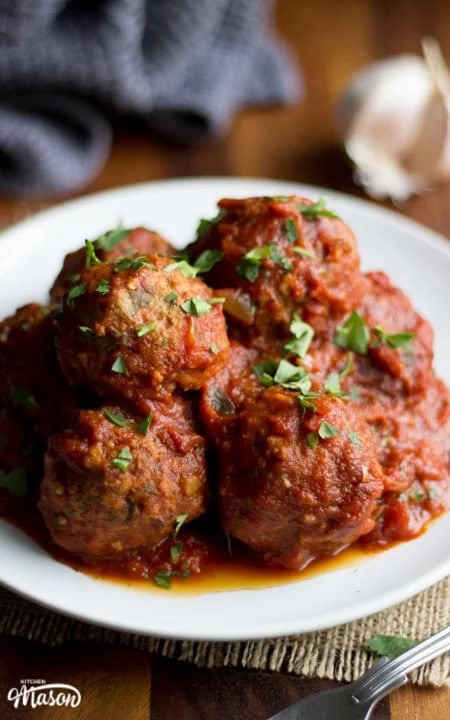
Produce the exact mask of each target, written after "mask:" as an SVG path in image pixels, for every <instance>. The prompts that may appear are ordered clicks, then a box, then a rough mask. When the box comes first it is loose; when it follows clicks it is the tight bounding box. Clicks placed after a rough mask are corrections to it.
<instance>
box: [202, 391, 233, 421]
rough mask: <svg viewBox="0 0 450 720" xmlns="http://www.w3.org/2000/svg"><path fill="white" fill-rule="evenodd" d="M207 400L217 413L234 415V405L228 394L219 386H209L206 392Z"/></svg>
mask: <svg viewBox="0 0 450 720" xmlns="http://www.w3.org/2000/svg"><path fill="white" fill-rule="evenodd" d="M208 397H209V401H210V403H211V405H212V407H213V408H214V410H215V411H216V413H218V414H219V415H234V413H235V412H236V407H235V405H234V403H233V401H232V400H231V398H229V397H228V395H227V394H226V393H225V392H224V391H223V390H222V389H221V388H219V387H214V386H213V387H211V388H210V390H209V392H208Z"/></svg>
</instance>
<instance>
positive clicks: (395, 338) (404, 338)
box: [372, 325, 415, 350]
mask: <svg viewBox="0 0 450 720" xmlns="http://www.w3.org/2000/svg"><path fill="white" fill-rule="evenodd" d="M373 330H374V332H375V333H376V334H377V336H378V344H376V343H375V344H374V345H373V346H372V347H379V346H380V345H382V344H383V345H387V346H388V347H390V348H393V349H397V348H402V349H405V350H406V349H408V348H409V347H410V345H411V340H412V339H413V337H415V333H411V332H401V333H392V334H391V333H387V332H386V331H385V330H383V328H382V327H381V326H380V325H376V327H374V329H373Z"/></svg>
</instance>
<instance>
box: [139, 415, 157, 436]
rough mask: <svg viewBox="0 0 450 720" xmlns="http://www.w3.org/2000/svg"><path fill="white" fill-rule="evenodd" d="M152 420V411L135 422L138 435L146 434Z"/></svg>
mask: <svg viewBox="0 0 450 720" xmlns="http://www.w3.org/2000/svg"><path fill="white" fill-rule="evenodd" d="M152 420H153V413H149V414H148V415H147V416H146V417H145V418H144V419H143V420H141V421H140V422H138V423H136V430H137V431H138V433H139V434H140V435H144V436H145V435H147V433H148V429H149V427H150V425H151V424H152Z"/></svg>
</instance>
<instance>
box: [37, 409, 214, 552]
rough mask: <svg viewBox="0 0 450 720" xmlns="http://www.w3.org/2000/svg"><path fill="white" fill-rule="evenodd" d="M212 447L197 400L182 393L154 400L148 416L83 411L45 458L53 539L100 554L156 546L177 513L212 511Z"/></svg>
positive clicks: (45, 510) (44, 507)
mask: <svg viewBox="0 0 450 720" xmlns="http://www.w3.org/2000/svg"><path fill="white" fill-rule="evenodd" d="M150 420H151V422H150ZM149 422H150V425H149V427H148V428H147V425H148V424H149ZM204 445H205V443H204V439H203V438H202V437H201V436H200V435H198V434H197V433H196V431H195V428H194V424H193V420H192V417H191V408H190V405H189V403H187V402H186V401H182V400H180V399H178V398H175V397H173V398H172V399H171V400H170V402H169V401H168V403H167V404H166V405H165V406H161V405H158V404H157V403H153V404H152V413H151V415H149V416H147V418H135V417H132V416H131V415H128V414H126V413H123V412H122V411H121V410H120V409H119V408H117V407H104V408H103V409H101V410H83V411H80V412H79V413H78V417H77V423H76V426H75V428H74V429H70V430H66V431H64V432H62V433H60V434H59V435H56V436H54V437H53V438H51V439H50V441H49V447H48V452H47V454H46V458H45V476H44V479H43V481H42V484H41V497H40V500H39V503H38V505H39V509H40V511H41V513H42V515H43V517H44V520H45V523H46V525H47V527H48V528H49V530H50V533H51V535H52V537H53V540H54V541H55V542H56V543H57V544H58V545H61V546H62V547H63V548H65V549H66V550H68V551H69V552H71V553H74V554H76V555H80V556H85V557H97V558H99V557H102V558H107V557H114V556H115V555H118V554H120V553H121V552H125V551H127V550H133V549H138V548H151V547H153V546H154V545H156V544H157V543H159V542H160V541H161V540H162V539H163V538H165V537H166V536H167V535H169V534H170V533H171V532H172V530H173V528H174V524H175V522H176V521H177V518H178V519H179V518H180V516H183V521H189V520H192V519H194V518H196V517H198V516H199V515H201V514H202V513H204V512H205V509H206V501H207V485H206V471H205V447H204Z"/></svg>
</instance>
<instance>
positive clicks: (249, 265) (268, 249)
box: [236, 245, 292, 282]
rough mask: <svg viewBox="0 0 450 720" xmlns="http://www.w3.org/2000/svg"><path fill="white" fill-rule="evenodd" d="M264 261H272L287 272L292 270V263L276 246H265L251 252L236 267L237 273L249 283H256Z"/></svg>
mask: <svg viewBox="0 0 450 720" xmlns="http://www.w3.org/2000/svg"><path fill="white" fill-rule="evenodd" d="M264 260H271V261H272V262H274V263H275V264H276V265H281V267H282V268H283V269H284V270H286V272H288V271H290V270H292V264H291V262H290V261H289V260H288V259H287V257H285V256H284V255H283V254H282V253H281V252H280V249H279V248H278V247H277V246H276V245H263V246H262V247H256V248H253V250H249V251H248V252H247V253H246V254H245V255H244V257H243V258H242V259H241V260H240V261H239V262H238V264H237V265H236V271H237V273H238V275H240V276H241V277H245V278H246V279H247V280H248V281H249V282H254V281H255V280H256V278H257V277H258V275H259V270H260V265H261V263H262V262H263V261H264Z"/></svg>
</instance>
